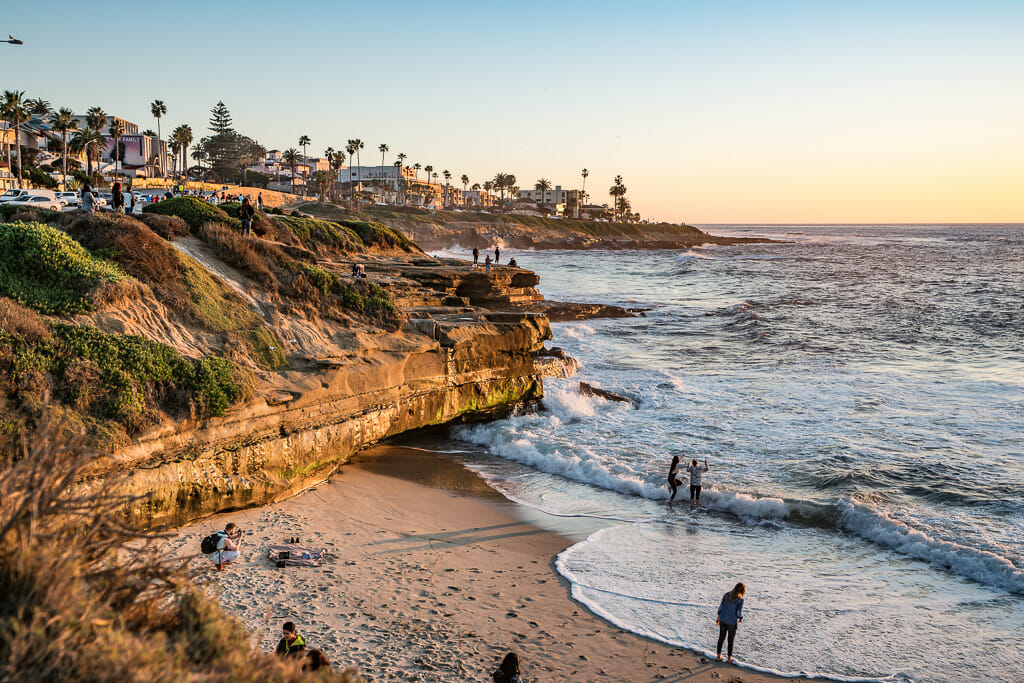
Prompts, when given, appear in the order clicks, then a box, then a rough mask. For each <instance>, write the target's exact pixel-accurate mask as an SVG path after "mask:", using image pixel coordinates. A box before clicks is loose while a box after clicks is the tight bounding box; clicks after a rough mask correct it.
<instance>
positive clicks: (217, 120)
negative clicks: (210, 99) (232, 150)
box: [210, 101, 235, 135]
mask: <svg viewBox="0 0 1024 683" xmlns="http://www.w3.org/2000/svg"><path fill="white" fill-rule="evenodd" d="M210 130H212V131H213V134H214V135H223V134H225V133H234V132H235V129H234V127H233V126H232V123H231V112H230V111H228V108H227V106H226V105H225V104H224V102H223V101H220V102H217V105H216V106H215V107H214V108H213V109H211V110H210Z"/></svg>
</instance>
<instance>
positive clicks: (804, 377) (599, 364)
mask: <svg viewBox="0 0 1024 683" xmlns="http://www.w3.org/2000/svg"><path fill="white" fill-rule="evenodd" d="M709 230H710V231H711V232H714V233H716V234H735V235H748V236H749V235H764V236H769V237H774V238H777V239H781V240H786V242H785V243H780V244H751V245H743V246H736V247H714V246H709V247H704V248H697V249H692V250H688V251H685V252H668V251H665V252H630V251H626V252H604V251H589V252H585V251H567V252H515V251H512V252H508V253H507V256H506V254H503V257H505V258H508V257H509V256H515V258H516V259H517V261H518V262H519V264H520V265H521V266H523V267H525V268H529V269H532V270H535V271H536V272H537V273H538V274H539V275H540V276H541V285H540V289H541V291H542V292H543V293H544V294H545V296H547V297H548V298H553V299H563V300H576V301H595V302H603V303H612V304H620V305H626V306H631V307H644V308H649V309H650V310H649V311H648V313H647V315H646V317H643V318H633V319H624V320H594V321H587V322H581V323H565V324H556V325H553V326H552V327H553V329H554V335H555V339H554V341H553V342H551V344H552V345H557V346H561V347H563V348H565V349H566V350H567V351H568V352H570V353H571V354H572V355H573V356H575V357H577V358H578V359H579V360H580V361H581V369H580V372H579V373H578V375H577V376H576V377H573V378H571V379H565V380H546V381H545V387H546V393H547V396H546V398H545V399H544V401H543V409H542V410H540V411H539V412H536V413H532V414H523V415H517V416H514V417H511V418H509V419H506V420H501V421H497V422H493V423H489V424H483V425H474V426H460V427H457V428H455V429H453V430H452V433H451V440H452V444H451V450H454V451H460V452H461V455H460V456H459V457H460V458H461V459H462V460H463V461H464V462H465V463H466V464H467V465H469V466H471V467H473V468H474V469H477V470H478V471H480V472H481V473H482V474H483V475H484V476H485V477H487V478H488V479H489V480H490V481H491V483H492V484H493V485H494V486H495V487H497V488H498V489H499V490H501V491H502V492H503V493H505V494H506V495H507V496H509V497H510V498H513V499H515V500H517V501H519V502H521V503H524V504H526V505H530V506H533V507H536V508H538V509H541V510H544V511H546V512H549V513H551V514H556V515H564V516H587V517H595V518H599V519H604V520H607V521H608V525H607V527H605V528H603V529H602V530H600V531H598V532H596V533H594V534H592V535H591V536H590V537H589V538H586V539H585V540H583V541H582V542H580V543H577V544H576V545H573V546H572V547H570V548H568V549H567V550H566V551H565V552H563V553H561V555H560V556H559V557H558V559H557V563H556V566H557V569H558V571H559V572H560V573H561V574H562V575H563V576H564V577H565V578H566V579H568V580H569V581H570V582H571V584H572V593H573V597H574V598H575V599H576V600H578V601H580V602H581V603H583V604H585V605H586V606H587V607H588V608H590V609H591V610H593V611H594V612H595V613H597V614H599V615H601V616H603V617H604V618H606V619H608V620H609V621H611V622H612V623H615V624H617V625H619V626H620V627H622V628H625V629H628V630H631V631H634V632H636V633H640V634H643V635H646V636H649V637H651V638H654V639H657V640H660V641H663V642H666V643H670V644H674V645H680V646H685V647H689V648H692V649H695V650H698V651H702V652H709V653H711V654H714V646H715V640H716V637H717V628H716V627H715V623H714V622H715V612H716V608H717V606H718V602H719V600H720V599H721V596H722V594H723V593H724V592H725V591H726V590H728V589H729V588H731V587H732V585H733V584H734V583H736V582H737V581H743V582H744V583H746V585H747V597H746V604H745V618H744V622H743V624H742V625H741V626H740V628H739V633H738V636H737V645H736V653H735V654H736V659H737V661H739V662H740V663H742V664H744V665H746V666H750V667H752V668H756V669H760V670H765V671H774V672H779V673H784V674H799V675H807V676H819V677H830V678H839V679H852V680H877V679H889V680H913V681H947V680H948V681H955V680H971V679H976V678H980V679H983V680H1000V681H1004V680H1005V681H1024V226H1007V225H988V226H986V225H971V226H957V225H954V226H938V225H933V226H898V225H896V226H793V227H778V226H766V227H754V228H740V227H732V226H729V227H716V228H710V229H709ZM460 255H461V254H460ZM580 380H584V381H588V382H591V383H594V384H596V385H598V386H601V387H604V388H606V389H610V390H613V391H616V392H619V393H623V394H625V395H627V396H629V397H631V398H632V399H634V401H635V406H630V405H627V404H622V403H611V402H608V401H605V400H603V399H600V398H588V397H581V396H579V395H578V394H577V393H576V391H575V389H576V385H577V383H578V382H579V381H580ZM673 455H679V456H680V457H681V458H683V459H684V461H686V460H688V459H690V458H694V457H695V458H698V459H700V460H703V459H704V458H707V460H708V463H709V465H710V471H709V472H708V473H707V474H705V475H704V492H703V495H702V502H703V504H704V506H703V507H702V508H701V509H699V510H696V511H691V510H690V509H689V506H688V503H687V502H686V500H685V498H686V497H687V496H686V493H684V490H683V489H681V490H680V497H682V498H684V500H683V501H682V502H677V503H676V504H675V505H673V506H669V505H668V504H667V498H668V490H667V488H666V486H665V479H666V475H667V471H668V465H669V461H670V460H671V457H672V456H673ZM683 478H684V481H685V476H684V477H683Z"/></svg>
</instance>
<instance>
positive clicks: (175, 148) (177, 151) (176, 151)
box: [170, 135, 181, 173]
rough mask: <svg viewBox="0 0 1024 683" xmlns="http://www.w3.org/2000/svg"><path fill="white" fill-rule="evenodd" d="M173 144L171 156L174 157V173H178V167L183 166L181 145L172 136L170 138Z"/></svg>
mask: <svg viewBox="0 0 1024 683" xmlns="http://www.w3.org/2000/svg"><path fill="white" fill-rule="evenodd" d="M170 142H171V145H170V146H171V154H173V155H174V173H177V172H178V166H180V165H181V156H180V155H181V143H180V142H178V141H177V140H175V139H174V136H173V135H172V136H171V138H170Z"/></svg>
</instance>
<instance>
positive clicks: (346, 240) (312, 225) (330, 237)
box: [273, 216, 365, 253]
mask: <svg viewBox="0 0 1024 683" xmlns="http://www.w3.org/2000/svg"><path fill="white" fill-rule="evenodd" d="M273 222H274V223H275V224H277V225H278V226H281V227H283V228H285V229H286V230H287V231H288V232H291V233H292V234H293V235H295V237H297V238H298V240H299V242H300V243H301V244H302V245H303V246H305V247H309V248H315V247H317V246H322V247H325V248H326V251H329V252H330V251H336V250H340V251H342V252H345V253H348V252H353V251H358V252H362V251H365V247H364V246H363V240H362V239H360V238H359V235H357V234H356V233H355V231H353V230H352V229H351V228H348V227H346V226H344V225H341V224H340V223H336V222H333V221H323V220H320V219H318V218H294V217H292V216H282V217H280V218H275V219H274V220H273Z"/></svg>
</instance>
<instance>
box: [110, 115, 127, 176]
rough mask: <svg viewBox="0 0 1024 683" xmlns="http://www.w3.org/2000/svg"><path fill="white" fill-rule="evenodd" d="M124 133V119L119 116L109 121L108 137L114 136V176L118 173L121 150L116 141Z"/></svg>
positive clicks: (119, 139)
mask: <svg viewBox="0 0 1024 683" xmlns="http://www.w3.org/2000/svg"><path fill="white" fill-rule="evenodd" d="M122 135H124V121H122V120H121V119H119V118H115V119H114V120H113V121H111V122H110V137H112V138H114V177H115V178H116V177H117V176H118V175H120V164H121V150H120V148H119V147H118V143H120V142H121V136H122Z"/></svg>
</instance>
